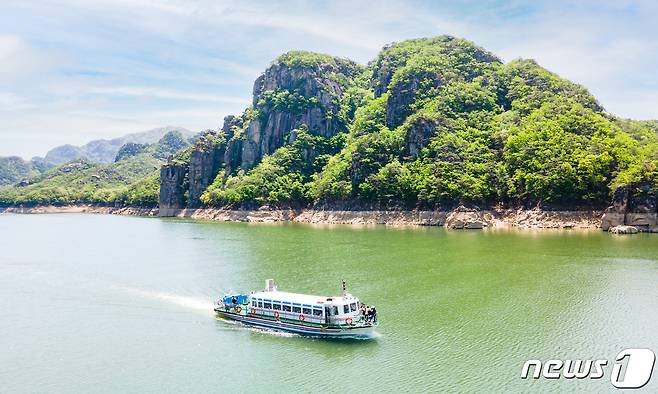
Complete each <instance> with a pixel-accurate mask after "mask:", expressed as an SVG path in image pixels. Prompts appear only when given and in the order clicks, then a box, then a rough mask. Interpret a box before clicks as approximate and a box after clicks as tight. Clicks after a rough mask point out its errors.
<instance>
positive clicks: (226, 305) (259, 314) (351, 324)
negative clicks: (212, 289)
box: [215, 279, 377, 338]
mask: <svg viewBox="0 0 658 394" xmlns="http://www.w3.org/2000/svg"><path fill="white" fill-rule="evenodd" d="M364 309H365V306H362V305H361V304H360V302H359V299H358V298H356V297H354V296H353V295H351V294H350V293H348V292H347V290H346V287H345V282H344V281H343V294H342V295H341V296H333V297H324V296H316V295H307V294H297V293H288V292H284V291H278V290H277V288H276V286H275V285H274V281H273V280H272V279H268V280H267V281H266V285H265V291H259V292H252V293H249V294H243V293H229V294H226V295H224V297H223V298H222V299H220V300H218V301H217V302H216V305H215V312H216V313H217V316H218V317H222V318H226V319H230V320H235V321H238V322H241V323H244V324H248V325H252V326H259V327H265V328H270V329H275V330H280V331H289V332H293V333H297V334H302V335H312V336H318V337H329V338H372V337H373V336H374V330H375V327H377V313H376V312H375V311H374V310H373V312H374V313H364Z"/></svg>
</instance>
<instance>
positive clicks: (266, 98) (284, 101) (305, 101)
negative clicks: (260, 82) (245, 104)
mask: <svg viewBox="0 0 658 394" xmlns="http://www.w3.org/2000/svg"><path fill="white" fill-rule="evenodd" d="M317 106H318V99H317V98H315V97H310V98H306V97H304V96H302V95H301V94H300V93H298V92H290V91H289V90H285V89H278V90H267V91H265V92H264V93H263V96H262V98H261V99H260V101H259V102H258V107H259V108H262V107H267V108H269V109H275V110H279V111H287V112H291V113H293V114H299V113H302V112H304V111H306V110H308V109H310V108H314V107H317Z"/></svg>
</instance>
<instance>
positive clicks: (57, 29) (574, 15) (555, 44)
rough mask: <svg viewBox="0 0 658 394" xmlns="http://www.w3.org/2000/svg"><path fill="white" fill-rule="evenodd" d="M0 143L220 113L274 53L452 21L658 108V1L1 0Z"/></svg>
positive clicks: (468, 32) (437, 27) (25, 148)
mask: <svg viewBox="0 0 658 394" xmlns="http://www.w3.org/2000/svg"><path fill="white" fill-rule="evenodd" d="M0 10H1V12H0V155H3V156H4V155H20V156H23V157H26V158H29V157H31V156H34V155H43V154H45V152H46V151H47V150H48V149H50V148H51V147H53V146H56V145H60V144H64V143H73V144H82V143H85V142H87V141H89V140H92V139H96V138H110V137H114V136H120V135H123V134H126V133H129V132H136V131H143V130H147V129H149V128H153V127H158V126H165V125H176V126H182V127H186V128H189V129H191V130H194V131H198V130H202V129H207V128H217V127H220V126H221V123H222V119H223V117H224V116H225V115H228V114H232V113H233V114H235V113H239V112H241V111H242V110H243V109H244V107H246V106H247V105H248V104H249V101H250V98H251V89H252V84H253V80H254V79H255V78H256V77H257V76H258V75H259V74H260V73H261V72H262V71H263V70H264V69H265V68H266V67H267V66H268V64H269V63H270V62H271V61H272V59H274V58H275V57H276V56H277V55H279V54H280V53H282V52H285V51H287V50H290V49H306V50H312V51H319V52H325V53H330V54H335V55H338V56H343V57H348V58H351V59H354V60H356V61H358V62H361V63H364V64H365V63H366V62H368V61H369V60H370V59H372V58H373V57H374V56H375V54H376V53H377V52H378V50H379V49H380V48H381V47H382V46H383V45H384V44H386V43H389V42H393V41H399V40H403V39H407V38H414V37H423V36H435V35H440V34H452V35H455V36H459V37H464V38H467V39H470V40H472V41H474V42H476V43H477V44H479V45H481V46H483V47H485V48H487V49H488V50H490V51H492V52H494V53H495V54H497V55H498V56H500V57H501V58H502V59H503V60H504V61H509V60H511V59H514V58H518V57H523V58H534V59H536V60H537V61H538V62H539V63H540V64H541V65H543V66H544V67H546V68H548V69H549V70H551V71H554V72H557V73H558V74H560V75H561V76H563V77H566V78H569V79H571V80H573V81H575V82H577V83H580V84H582V85H584V86H586V87H587V88H588V89H590V91H591V92H592V93H594V94H595V95H596V96H597V97H598V98H599V100H600V101H601V103H602V104H603V106H604V107H605V108H606V109H607V110H608V111H609V112H611V113H613V114H616V115H619V116H623V117H630V118H636V119H649V118H658V78H656V73H657V71H658V28H657V27H656V22H655V16H656V15H658V3H656V2H650V1H646V2H632V1H623V0H620V1H580V2H578V3H577V5H573V4H569V2H559V1H543V2H542V1H538V2H523V1H459V2H458V1H446V2H429V1H400V2H386V1H379V2H371V1H363V2H362V1H357V0H350V1H331V2H320V1H279V2H276V1H262V2H260V1H253V2H247V1H239V2H238V1H236V2H223V1H221V0H208V1H205V0H198V1H182V0H181V1H173V0H171V1H169V0H130V1H128V0H42V1H24V0H20V1H14V0H0Z"/></svg>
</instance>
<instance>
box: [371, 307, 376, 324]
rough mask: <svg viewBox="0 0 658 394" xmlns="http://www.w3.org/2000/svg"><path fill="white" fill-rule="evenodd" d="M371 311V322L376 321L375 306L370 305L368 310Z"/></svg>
mask: <svg viewBox="0 0 658 394" xmlns="http://www.w3.org/2000/svg"><path fill="white" fill-rule="evenodd" d="M370 312H371V313H372V322H373V323H377V309H375V306H374V305H373V306H372V309H371V310H370Z"/></svg>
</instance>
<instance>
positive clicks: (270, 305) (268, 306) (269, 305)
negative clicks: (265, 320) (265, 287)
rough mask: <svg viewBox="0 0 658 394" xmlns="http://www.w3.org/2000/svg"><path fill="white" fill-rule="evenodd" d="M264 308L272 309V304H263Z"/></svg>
mask: <svg viewBox="0 0 658 394" xmlns="http://www.w3.org/2000/svg"><path fill="white" fill-rule="evenodd" d="M263 308H265V309H272V304H271V303H269V302H263Z"/></svg>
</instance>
